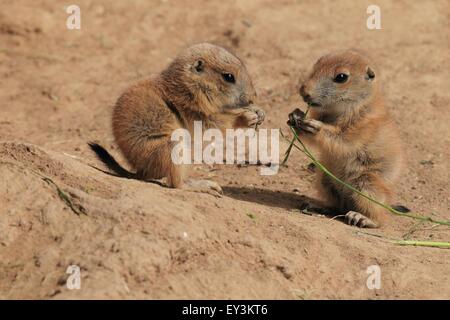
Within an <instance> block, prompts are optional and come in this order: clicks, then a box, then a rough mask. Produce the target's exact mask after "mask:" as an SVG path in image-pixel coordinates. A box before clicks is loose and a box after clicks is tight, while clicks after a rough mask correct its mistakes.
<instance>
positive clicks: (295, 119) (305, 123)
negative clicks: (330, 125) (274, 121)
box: [288, 109, 323, 134]
mask: <svg viewBox="0 0 450 320" xmlns="http://www.w3.org/2000/svg"><path fill="white" fill-rule="evenodd" d="M288 125H290V126H292V127H294V128H295V129H297V130H301V131H303V132H306V133H311V134H316V133H317V132H319V131H320V129H322V126H323V123H322V122H321V121H319V120H315V119H306V118H305V113H304V112H303V111H301V110H300V109H295V110H294V111H293V112H291V113H290V114H289V121H288Z"/></svg>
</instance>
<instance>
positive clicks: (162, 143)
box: [113, 43, 262, 187]
mask: <svg viewBox="0 0 450 320" xmlns="http://www.w3.org/2000/svg"><path fill="white" fill-rule="evenodd" d="M223 73H231V74H233V75H234V77H235V80H236V81H235V83H229V82H226V81H225V80H224V79H223V76H222V75H223ZM255 97H256V93H255V90H254V88H253V85H252V81H251V79H250V77H249V75H248V73H247V70H246V68H245V66H244V64H243V63H242V62H241V60H240V59H239V58H237V57H236V56H234V55H233V54H231V53H229V52H228V51H226V50H225V49H223V48H221V47H218V46H214V45H211V44H207V43H203V44H198V45H194V46H192V47H190V48H188V49H186V50H185V51H183V52H182V53H181V54H180V55H179V56H178V57H177V58H175V60H174V61H173V62H172V63H171V64H170V65H169V66H168V67H167V69H165V70H164V71H163V72H162V73H161V74H159V75H155V76H153V77H151V78H150V79H148V80H144V81H142V82H139V83H137V84H136V85H134V86H132V87H131V88H129V89H128V90H127V91H126V92H125V93H124V94H123V95H122V96H121V97H120V98H119V99H118V101H117V103H116V105H115V107H114V112H113V133H114V137H115V140H116V142H117V144H118V145H119V147H120V150H121V151H122V153H123V154H124V156H125V157H126V159H127V160H128V162H129V163H130V164H131V165H132V166H133V168H135V169H136V171H137V175H138V176H139V178H141V179H144V180H150V179H160V178H163V177H167V179H168V184H169V186H171V187H181V186H182V183H183V171H184V170H183V169H182V166H181V165H175V164H173V162H172V160H171V150H172V147H173V143H172V142H171V140H170V137H171V134H172V132H173V131H174V130H175V129H178V128H186V129H188V130H190V132H191V133H192V130H193V125H194V121H196V120H198V121H202V122H203V125H204V128H212V127H214V128H219V129H222V130H224V129H226V128H236V127H248V126H251V125H253V123H252V121H253V122H254V121H255V115H258V112H259V111H260V109H258V108H256V107H249V106H250V105H251V104H252V103H253V100H254V99H255ZM257 111H258V112H257ZM258 119H259V118H258ZM259 120H261V121H262V119H259ZM259 120H258V121H259Z"/></svg>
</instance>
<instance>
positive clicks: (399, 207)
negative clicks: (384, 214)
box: [392, 204, 411, 213]
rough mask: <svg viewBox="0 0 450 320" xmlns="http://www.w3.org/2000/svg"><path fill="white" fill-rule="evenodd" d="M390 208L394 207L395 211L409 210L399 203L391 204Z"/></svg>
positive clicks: (404, 211) (405, 211) (403, 211)
mask: <svg viewBox="0 0 450 320" xmlns="http://www.w3.org/2000/svg"><path fill="white" fill-rule="evenodd" d="M392 208H394V209H395V210H397V211H400V212H402V213H407V212H411V210H410V209H409V208H407V207H405V206H403V205H401V204H396V205H392Z"/></svg>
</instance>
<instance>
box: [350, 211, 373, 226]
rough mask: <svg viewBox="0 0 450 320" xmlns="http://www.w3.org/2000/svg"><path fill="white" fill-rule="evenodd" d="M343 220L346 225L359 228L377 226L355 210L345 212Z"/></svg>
mask: <svg viewBox="0 0 450 320" xmlns="http://www.w3.org/2000/svg"><path fill="white" fill-rule="evenodd" d="M344 221H345V223H346V224H348V225H351V226H356V227H359V228H378V224H377V223H375V222H374V221H372V220H370V219H369V218H367V217H366V216H364V215H362V214H361V213H359V212H356V211H349V212H347V214H346V215H345V218H344Z"/></svg>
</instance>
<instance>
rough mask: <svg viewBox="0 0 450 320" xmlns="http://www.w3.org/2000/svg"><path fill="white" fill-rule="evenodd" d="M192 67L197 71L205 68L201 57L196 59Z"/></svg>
mask: <svg viewBox="0 0 450 320" xmlns="http://www.w3.org/2000/svg"><path fill="white" fill-rule="evenodd" d="M192 69H193V71H195V72H197V73H201V72H203V70H204V69H205V63H204V62H203V60H201V59H199V60H196V61H195V62H194V64H193V66H192Z"/></svg>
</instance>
